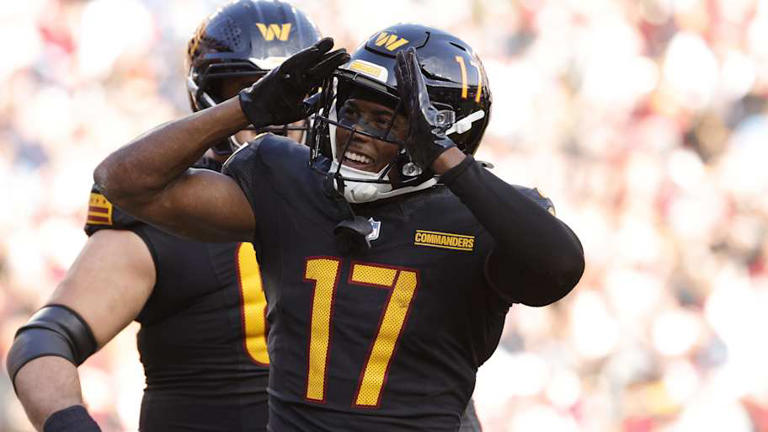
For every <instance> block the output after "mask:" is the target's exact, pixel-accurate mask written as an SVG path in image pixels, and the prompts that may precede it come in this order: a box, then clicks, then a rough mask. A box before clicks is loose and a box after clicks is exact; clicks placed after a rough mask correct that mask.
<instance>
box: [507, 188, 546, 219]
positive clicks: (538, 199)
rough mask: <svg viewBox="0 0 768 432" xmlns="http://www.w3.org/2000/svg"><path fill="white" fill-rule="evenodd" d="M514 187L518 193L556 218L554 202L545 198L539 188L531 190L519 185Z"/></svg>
mask: <svg viewBox="0 0 768 432" xmlns="http://www.w3.org/2000/svg"><path fill="white" fill-rule="evenodd" d="M514 186H515V189H517V191H518V192H520V193H522V194H523V195H525V196H526V197H528V198H529V199H531V200H533V201H534V202H535V203H536V204H538V205H539V206H540V207H541V208H543V209H544V210H546V211H548V212H549V213H551V214H552V216H555V205H554V204H552V200H550V199H549V198H547V197H545V196H544V195H543V194H542V193H541V192H539V189H538V188H533V189H531V188H528V187H525V186H518V185H514Z"/></svg>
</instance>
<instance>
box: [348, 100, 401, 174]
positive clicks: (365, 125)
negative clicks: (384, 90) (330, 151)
mask: <svg viewBox="0 0 768 432" xmlns="http://www.w3.org/2000/svg"><path fill="white" fill-rule="evenodd" d="M338 112H339V122H340V123H342V124H346V125H348V126H350V127H353V128H354V129H355V130H362V131H365V132H367V133H369V134H371V135H374V136H381V137H384V136H385V135H386V134H387V130H388V129H389V127H390V124H391V125H392V128H391V129H390V130H389V135H387V137H388V138H389V139H394V140H398V141H403V140H404V139H405V136H406V133H407V131H408V126H407V123H406V119H405V116H403V115H402V114H398V115H397V116H395V120H394V123H393V122H392V116H393V115H394V114H395V113H394V111H393V110H392V109H390V108H388V107H386V106H384V105H381V104H379V103H376V102H371V101H367V100H364V99H355V98H349V99H347V101H346V102H345V103H344V105H343V106H342V107H341V108H340V109H339V111H338ZM350 135H352V131H350V130H348V129H345V128H341V127H339V128H336V155H337V157H338V158H339V162H340V163H341V164H343V165H346V166H349V167H350V168H355V169H359V170H362V171H370V172H379V171H381V170H382V169H384V167H386V166H387V165H388V164H389V163H390V162H391V161H392V160H393V159H394V158H395V156H397V153H398V150H399V147H398V146H397V145H396V144H392V143H389V142H386V141H382V140H380V139H375V138H371V137H369V136H366V135H363V134H359V133H355V134H354V135H352V138H351V141H350V142H349V147H347V149H346V150H347V151H346V153H344V148H345V147H346V146H347V142H348V141H349V140H350ZM342 153H344V154H342Z"/></svg>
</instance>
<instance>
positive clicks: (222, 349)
mask: <svg viewBox="0 0 768 432" xmlns="http://www.w3.org/2000/svg"><path fill="white" fill-rule="evenodd" d="M102 229H120V230H130V231H133V232H134V233H136V234H137V235H139V237H141V238H142V239H143V240H144V242H145V243H146V245H147V248H148V249H149V251H150V253H151V254H152V259H153V260H154V263H155V271H156V274H157V278H156V283H155V286H154V289H153V291H152V294H151V295H150V297H149V299H148V300H147V302H146V304H145V305H144V307H143V309H142V310H141V312H140V313H139V315H138V316H137V317H136V321H138V322H139V323H141V330H140V331H139V333H138V349H139V354H140V357H141V362H142V364H143V366H144V373H145V375H146V388H145V390H144V398H143V400H142V406H141V419H140V430H142V431H189V430H199V431H203V430H204V431H259V430H265V426H266V421H267V412H268V409H267V393H266V386H267V380H268V374H269V369H268V365H269V357H268V355H267V352H266V340H265V336H264V335H265V328H266V327H265V317H264V309H265V300H264V294H263V291H262V289H261V279H260V275H259V268H258V264H257V262H256V256H255V254H254V251H253V247H252V246H251V244H249V243H202V242H196V241H191V240H186V239H183V238H179V237H175V236H172V235H169V234H167V233H165V232H163V231H161V230H159V229H157V228H155V227H153V226H151V225H148V224H145V223H142V222H140V221H138V220H136V219H134V218H133V217H131V216H129V215H128V214H126V213H125V212H123V211H121V210H120V209H119V208H117V207H115V206H113V205H112V204H111V203H109V201H107V199H106V198H105V197H104V196H103V195H101V194H100V193H99V192H98V191H96V190H95V189H94V190H93V191H92V192H91V199H90V207H89V210H88V221H87V224H86V227H85V231H86V233H87V234H88V235H89V236H90V235H92V234H93V233H95V232H96V231H99V230H102ZM115 253H119V251H115Z"/></svg>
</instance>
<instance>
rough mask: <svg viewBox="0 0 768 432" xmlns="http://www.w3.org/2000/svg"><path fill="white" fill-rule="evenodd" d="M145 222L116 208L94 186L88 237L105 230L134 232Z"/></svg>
mask: <svg viewBox="0 0 768 432" xmlns="http://www.w3.org/2000/svg"><path fill="white" fill-rule="evenodd" d="M143 224H144V222H141V221H140V220H138V219H136V218H135V217H133V216H131V215H129V214H128V213H126V212H124V211H122V210H121V209H120V208H118V207H116V206H114V205H113V204H112V203H111V202H109V200H108V199H107V197H105V196H104V195H103V194H102V193H101V192H99V190H98V189H97V188H96V185H94V186H93V187H92V188H91V195H90V198H89V200H88V217H87V218H86V221H85V227H84V230H85V233H86V234H87V235H88V237H90V236H92V235H93V233H95V232H96V231H100V230H103V229H117V230H133V229H134V228H137V227H139V226H141V225H143Z"/></svg>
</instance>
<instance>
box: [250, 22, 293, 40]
mask: <svg viewBox="0 0 768 432" xmlns="http://www.w3.org/2000/svg"><path fill="white" fill-rule="evenodd" d="M256 27H258V28H259V31H260V32H261V36H262V37H264V40H265V41H267V42H272V40H274V39H275V38H277V39H278V40H281V41H287V40H288V35H290V34H291V23H286V24H282V25H280V24H269V25H267V24H264V23H256Z"/></svg>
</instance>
